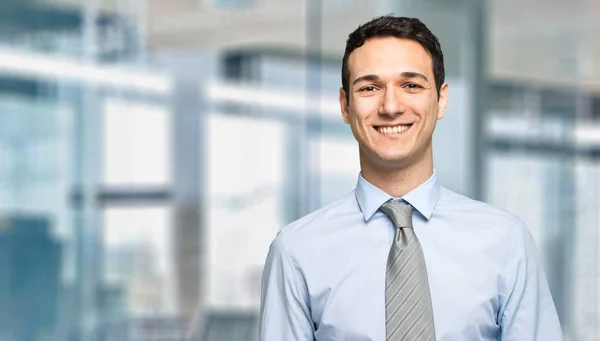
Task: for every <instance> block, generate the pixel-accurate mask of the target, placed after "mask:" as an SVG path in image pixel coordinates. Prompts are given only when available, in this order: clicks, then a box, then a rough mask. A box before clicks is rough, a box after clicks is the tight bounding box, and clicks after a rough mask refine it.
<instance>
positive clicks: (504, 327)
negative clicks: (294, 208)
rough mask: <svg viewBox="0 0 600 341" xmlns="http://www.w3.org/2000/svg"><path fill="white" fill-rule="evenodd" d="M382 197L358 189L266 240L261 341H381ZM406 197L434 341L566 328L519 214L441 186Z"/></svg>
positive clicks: (506, 337)
mask: <svg viewBox="0 0 600 341" xmlns="http://www.w3.org/2000/svg"><path fill="white" fill-rule="evenodd" d="M390 199H392V198H391V197H390V196H389V195H388V194H386V193H385V192H383V191H381V190H380V189H378V188H377V187H375V186H374V185H372V184H370V183H369V182H367V181H366V180H365V179H364V178H363V177H362V176H359V179H358V184H357V186H356V189H355V190H353V191H352V192H350V193H349V194H347V195H346V196H344V197H343V198H341V199H340V200H337V201H336V202H333V203H332V204H330V205H328V206H326V207H324V208H322V209H319V210H317V211H315V212H313V213H311V214H309V215H307V216H305V217H303V218H301V219H299V220H297V221H295V222H293V223H291V224H289V225H287V226H285V227H284V228H283V229H281V231H280V232H279V233H278V235H277V237H276V238H275V239H274V241H273V242H272V244H271V247H270V250H269V254H268V257H267V260H266V264H265V268H264V272H263V281H262V298H261V311H260V326H259V334H260V336H259V339H260V341H291V340H298V341H305V340H317V341H333V340H336V341H342V340H352V341H363V340H364V341H367V340H372V341H385V297H384V289H385V270H386V261H387V256H388V252H389V250H390V247H391V245H392V240H393V238H394V232H395V231H394V227H393V226H392V223H391V221H390V220H389V218H388V217H387V216H386V215H385V214H384V213H382V212H381V211H380V210H379V207H380V206H381V205H382V204H383V203H384V202H386V201H388V200H390ZM402 199H404V200H406V201H407V202H408V203H410V204H411V205H412V206H413V207H414V208H415V210H414V211H413V224H414V231H415V234H416V235H417V237H418V238H419V241H420V242H421V246H422V248H423V253H424V257H425V262H426V264H427V273H428V278H429V285H430V290H431V299H432V304H433V312H434V321H435V333H436V340H439V341H450V340H456V341H471V340H473V341H475V340H477V341H479V340H486V341H487V340H501V341H557V340H562V332H561V328H560V324H559V320H558V316H557V314H556V309H555V307H554V303H553V300H552V297H551V295H550V291H549V289H548V284H547V281H546V277H545V274H544V272H543V270H542V268H541V266H540V263H539V259H538V254H537V250H536V246H535V244H534V241H533V239H532V237H531V235H530V233H529V232H528V230H527V228H526V227H525V225H524V224H523V223H522V222H521V220H520V219H519V218H518V217H516V216H514V215H512V214H510V213H507V212H505V211H502V210H500V209H498V208H495V207H493V206H491V205H488V204H485V203H482V202H479V201H475V200H471V199H469V198H467V197H464V196H462V195H459V194H457V193H454V192H452V191H450V190H448V189H446V188H444V187H442V186H440V184H439V182H438V180H437V176H436V174H435V172H434V174H433V175H432V177H431V178H430V179H429V180H428V181H427V182H425V183H424V184H422V185H421V186H419V187H418V188H416V189H415V190H413V191H411V192H410V193H408V194H407V195H405V196H404V197H402Z"/></svg>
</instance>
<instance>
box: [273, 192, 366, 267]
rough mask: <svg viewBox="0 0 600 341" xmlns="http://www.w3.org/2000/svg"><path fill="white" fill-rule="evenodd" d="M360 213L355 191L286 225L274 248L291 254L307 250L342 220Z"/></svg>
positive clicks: (278, 235)
mask: <svg viewBox="0 0 600 341" xmlns="http://www.w3.org/2000/svg"><path fill="white" fill-rule="evenodd" d="M357 213H360V209H359V208H358V204H357V203H356V196H355V193H354V190H353V191H351V192H349V193H347V194H346V195H344V196H342V197H340V198H339V199H337V200H335V201H334V202H332V203H330V204H328V205H326V206H324V207H322V208H320V209H317V210H315V211H313V212H311V213H309V214H307V215H305V216H303V217H301V218H300V219H297V220H295V221H293V222H291V223H289V224H287V225H285V226H284V227H283V228H281V230H280V231H279V232H278V233H277V236H276V237H275V240H274V241H273V245H272V246H271V247H272V248H273V247H275V248H277V249H279V250H280V251H283V252H286V253H288V254H291V255H292V256H293V255H294V254H297V253H298V252H302V251H303V250H307V249H308V246H310V245H312V244H313V243H314V242H315V240H316V239H317V238H319V237H321V236H323V235H324V234H326V233H328V231H329V230H330V229H335V228H336V227H337V226H339V225H340V221H341V219H343V217H346V216H348V215H352V214H357Z"/></svg>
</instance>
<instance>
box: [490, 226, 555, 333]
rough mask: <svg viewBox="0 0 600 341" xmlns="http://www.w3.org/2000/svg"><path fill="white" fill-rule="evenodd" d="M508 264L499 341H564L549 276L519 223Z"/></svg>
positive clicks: (501, 308) (530, 240) (524, 228)
mask: <svg viewBox="0 0 600 341" xmlns="http://www.w3.org/2000/svg"><path fill="white" fill-rule="evenodd" d="M515 225H516V226H515V227H516V231H514V232H515V236H516V238H513V243H512V244H513V245H512V250H511V253H510V255H509V257H508V260H507V268H506V273H505V286H504V287H505V289H504V290H503V292H502V293H501V300H500V302H501V304H500V310H499V314H498V316H499V326H500V330H499V333H500V335H499V338H498V340H500V341H522V340H530V341H562V339H563V336H562V331H561V327H560V323H559V320H558V315H557V313H556V308H555V306H554V302H553V300H552V296H551V294H550V289H549V287H548V282H547V280H546V275H545V274H544V270H543V269H542V267H541V264H540V262H539V255H538V251H537V248H536V246H535V242H534V240H533V238H532V237H531V234H530V233H529V231H528V230H527V228H526V227H525V224H523V222H522V221H521V220H520V219H516V223H515Z"/></svg>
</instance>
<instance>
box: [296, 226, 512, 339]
mask: <svg viewBox="0 0 600 341" xmlns="http://www.w3.org/2000/svg"><path fill="white" fill-rule="evenodd" d="M390 236H391V237H393V233H392V234H389V233H387V232H385V233H383V232H382V233H379V234H370V235H369V236H361V238H360V242H358V241H355V242H348V243H331V244H330V245H328V246H327V247H319V246H318V245H317V246H316V247H315V249H314V256H315V257H316V258H318V259H320V262H319V266H318V267H315V268H313V269H311V271H307V272H306V273H305V275H306V280H307V285H308V289H309V297H310V304H311V313H312V318H313V321H314V323H315V326H316V332H315V336H316V340H355V341H359V340H365V341H366V340H373V341H375V340H381V341H384V340H385V294H384V293H385V269H386V261H387V254H388V251H389V247H390V245H391V238H390ZM442 237H443V236H437V238H436V237H431V236H427V235H424V234H422V235H421V236H420V240H421V244H422V248H423V253H424V257H425V261H426V264H427V272H428V280H429V285H430V291H431V298H432V304H433V310H434V320H435V328H436V335H437V340H495V339H496V338H495V337H496V333H497V329H498V327H497V311H498V292H499V288H498V283H499V276H500V269H501V267H500V266H499V261H498V259H496V258H495V257H493V253H488V252H487V251H485V250H482V249H478V248H465V247H464V245H461V244H459V243H455V242H449V241H448V240H445V239H444V238H442Z"/></svg>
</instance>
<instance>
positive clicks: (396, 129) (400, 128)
mask: <svg viewBox="0 0 600 341" xmlns="http://www.w3.org/2000/svg"><path fill="white" fill-rule="evenodd" d="M408 128H410V126H409V125H399V126H395V127H379V128H378V129H377V130H378V131H379V132H380V133H382V134H397V133H401V132H403V131H406V130H407V129H408Z"/></svg>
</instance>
